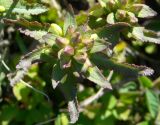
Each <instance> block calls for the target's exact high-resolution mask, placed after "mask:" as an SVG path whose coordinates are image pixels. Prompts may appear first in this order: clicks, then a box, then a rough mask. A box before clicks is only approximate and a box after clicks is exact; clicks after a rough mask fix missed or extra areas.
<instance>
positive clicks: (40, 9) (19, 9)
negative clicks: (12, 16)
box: [0, 0, 48, 15]
mask: <svg viewBox="0 0 160 125" xmlns="http://www.w3.org/2000/svg"><path fill="white" fill-rule="evenodd" d="M14 2H16V1H14V0H0V5H2V6H4V7H5V9H6V10H9V9H10V8H11V6H12V4H13V3H14ZM47 10H48V9H47V8H46V7H45V6H43V5H40V4H36V5H35V6H34V7H27V6H24V5H22V4H21V1H20V0H19V1H18V3H17V5H16V6H15V7H14V8H13V10H12V13H18V14H28V15H38V14H41V13H44V12H46V11H47Z"/></svg>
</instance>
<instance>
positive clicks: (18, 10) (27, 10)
mask: <svg viewBox="0 0 160 125" xmlns="http://www.w3.org/2000/svg"><path fill="white" fill-rule="evenodd" d="M47 10H48V9H47V8H45V7H43V6H41V7H34V8H26V7H25V6H22V7H19V8H14V9H13V11H12V12H13V13H18V14H28V15H38V14H41V13H44V12H46V11H47Z"/></svg>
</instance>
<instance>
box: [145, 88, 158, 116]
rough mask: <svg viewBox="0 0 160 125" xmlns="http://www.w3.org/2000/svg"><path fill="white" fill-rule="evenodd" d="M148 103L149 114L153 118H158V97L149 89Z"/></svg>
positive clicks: (147, 94) (147, 93)
mask: <svg viewBox="0 0 160 125" xmlns="http://www.w3.org/2000/svg"><path fill="white" fill-rule="evenodd" d="M146 101H147V106H148V109H149V112H150V113H151V116H152V117H153V118H155V117H156V116H157V113H158V107H159V98H158V95H156V94H155V93H154V92H153V91H151V90H149V89H147V90H146Z"/></svg>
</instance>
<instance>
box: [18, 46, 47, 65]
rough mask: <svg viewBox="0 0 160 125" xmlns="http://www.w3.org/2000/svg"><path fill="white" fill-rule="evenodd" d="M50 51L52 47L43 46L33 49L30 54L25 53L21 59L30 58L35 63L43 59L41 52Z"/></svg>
mask: <svg viewBox="0 0 160 125" xmlns="http://www.w3.org/2000/svg"><path fill="white" fill-rule="evenodd" d="M48 52H50V48H48V47H47V46H46V47H41V48H38V49H35V50H32V51H31V52H29V53H28V54H26V55H24V56H23V57H22V59H21V61H23V60H30V61H31V62H32V63H34V61H37V60H41V54H45V53H48Z"/></svg>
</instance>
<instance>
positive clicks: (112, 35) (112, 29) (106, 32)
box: [97, 22, 130, 46]
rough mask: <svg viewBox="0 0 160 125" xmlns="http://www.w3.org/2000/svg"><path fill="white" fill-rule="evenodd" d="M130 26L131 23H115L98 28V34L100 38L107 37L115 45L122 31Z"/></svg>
mask: <svg viewBox="0 0 160 125" xmlns="http://www.w3.org/2000/svg"><path fill="white" fill-rule="evenodd" d="M129 27H130V25H129V24H128V23H122V22H120V23H115V24H113V25H109V26H106V27H103V28H99V29H97V34H98V36H99V37H100V38H102V39H106V40H107V41H108V42H111V43H112V45H113V46H114V45H115V44H117V42H118V41H119V39H120V32H121V31H123V30H124V29H126V28H129Z"/></svg>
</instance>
